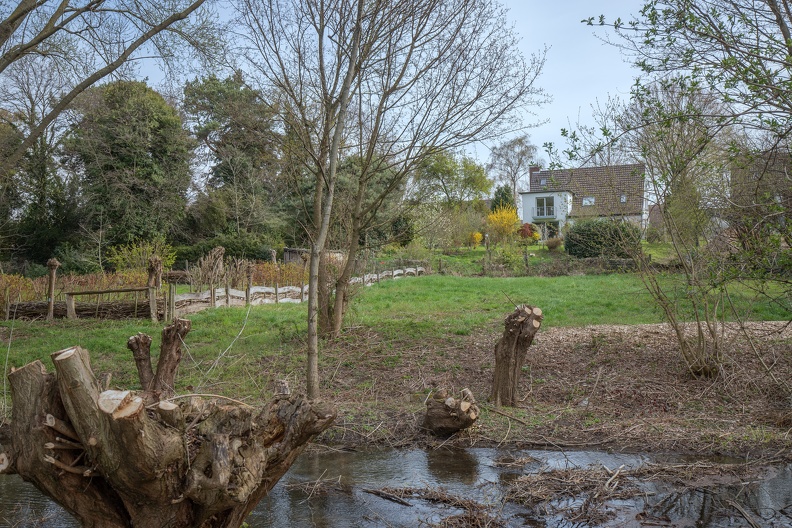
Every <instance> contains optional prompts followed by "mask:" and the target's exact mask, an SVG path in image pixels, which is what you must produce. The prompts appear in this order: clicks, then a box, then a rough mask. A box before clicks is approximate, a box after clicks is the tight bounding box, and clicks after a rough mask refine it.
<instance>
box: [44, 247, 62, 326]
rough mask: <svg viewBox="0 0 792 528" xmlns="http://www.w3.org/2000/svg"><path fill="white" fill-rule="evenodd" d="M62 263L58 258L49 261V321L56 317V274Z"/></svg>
mask: <svg viewBox="0 0 792 528" xmlns="http://www.w3.org/2000/svg"><path fill="white" fill-rule="evenodd" d="M60 265H61V263H60V262H58V259H55V258H51V259H49V260H48V261H47V267H48V268H49V284H48V285H47V286H48V288H47V303H48V305H47V321H52V320H53V319H54V318H55V276H56V274H57V272H58V268H59V267H60Z"/></svg>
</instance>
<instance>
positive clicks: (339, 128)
mask: <svg viewBox="0 0 792 528" xmlns="http://www.w3.org/2000/svg"><path fill="white" fill-rule="evenodd" d="M380 4H381V2H373V3H367V2H362V1H360V2H358V1H354V0H329V1H323V0H242V2H241V3H240V4H239V7H240V21H241V23H242V25H243V27H245V28H246V29H247V30H248V32H247V35H246V40H245V44H246V46H247V52H246V54H245V58H246V59H247V61H248V63H249V65H250V66H251V69H252V70H253V71H254V72H255V73H257V74H258V75H259V77H260V82H261V83H262V84H263V85H264V88H265V91H266V92H268V93H271V94H272V98H273V100H274V101H276V103H277V107H279V108H280V109H281V114H280V115H281V118H282V120H283V128H284V132H285V135H284V137H285V138H286V142H285V143H284V145H283V152H284V157H285V158H286V159H289V160H291V161H292V162H294V163H296V164H300V165H301V166H300V167H298V168H294V169H293V171H294V172H295V173H298V174H302V173H303V172H305V173H307V174H308V175H309V176H310V178H312V180H313V183H314V186H313V198H312V200H311V203H310V214H311V217H310V218H311V220H310V221H311V225H309V226H306V228H307V231H308V235H309V237H310V240H311V260H310V268H309V269H310V271H309V281H308V353H307V362H308V365H307V369H306V370H307V375H306V377H307V380H306V381H307V392H308V397H309V398H317V397H318V396H319V362H318V361H319V352H318V351H319V332H318V313H319V311H318V302H319V301H318V299H319V298H318V292H319V259H320V255H321V253H322V251H323V250H324V247H325V242H326V240H327V236H328V232H329V230H330V219H331V213H332V207H333V196H334V192H335V184H336V179H337V174H338V161H339V152H340V151H341V148H342V144H343V140H344V133H345V127H346V124H347V112H348V109H349V102H350V98H351V93H352V90H353V83H354V81H355V78H356V77H357V76H358V75H359V73H360V70H361V63H362V61H363V59H362V58H361V57H365V56H367V54H369V53H370V52H371V50H372V49H373V48H374V47H375V44H376V43H377V40H378V38H379V36H380V31H381V27H380V24H381V23H382V21H381V20H380V19H379V17H378V15H379V13H378V12H377V9H378V7H379V5H380Z"/></svg>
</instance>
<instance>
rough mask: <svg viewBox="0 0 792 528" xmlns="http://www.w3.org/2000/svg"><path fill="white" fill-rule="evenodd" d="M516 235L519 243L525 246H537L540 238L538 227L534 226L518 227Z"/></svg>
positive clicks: (524, 225) (526, 224)
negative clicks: (518, 236) (517, 234)
mask: <svg viewBox="0 0 792 528" xmlns="http://www.w3.org/2000/svg"><path fill="white" fill-rule="evenodd" d="M518 233H519V235H520V240H521V242H522V243H523V244H524V245H526V246H534V245H536V244H538V243H539V239H540V238H542V233H541V231H540V230H539V226H537V225H536V224H530V223H525V224H523V225H522V226H521V227H520V230H519V231H518Z"/></svg>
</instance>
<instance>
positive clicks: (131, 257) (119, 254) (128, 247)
mask: <svg viewBox="0 0 792 528" xmlns="http://www.w3.org/2000/svg"><path fill="white" fill-rule="evenodd" d="M153 256H157V257H159V258H160V259H161V260H162V267H163V269H166V270H168V269H170V268H171V266H173V262H174V261H175V260H176V251H175V250H174V249H173V247H171V245H170V244H168V243H167V242H166V241H165V237H162V236H160V237H155V238H154V239H152V240H138V241H136V242H132V243H130V244H124V245H120V246H114V247H111V248H110V251H109V252H108V254H107V261H108V262H109V263H110V264H111V265H112V266H113V268H114V269H115V270H116V271H122V270H145V269H147V268H148V262H149V258H151V257H153Z"/></svg>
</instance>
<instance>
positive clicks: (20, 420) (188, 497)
mask: <svg viewBox="0 0 792 528" xmlns="http://www.w3.org/2000/svg"><path fill="white" fill-rule="evenodd" d="M189 327H190V325H189V321H184V320H177V321H176V322H175V323H174V325H172V326H170V327H167V328H166V329H165V330H164V331H163V349H162V350H161V352H160V361H159V365H158V368H157V372H156V373H155V374H154V375H153V377H149V376H151V373H150V372H151V362H150V358H148V359H147V356H148V345H149V344H150V338H148V340H147V339H144V338H142V337H141V335H140V334H139V335H138V336H134V337H133V338H130V343H133V341H134V343H133V345H132V346H130V348H131V349H132V350H133V351H134V352H135V356H136V357H135V360H136V363H137V365H138V370H139V372H140V373H141V378H143V379H141V385H142V386H143V387H144V388H145V387H150V389H149V390H148V391H143V392H139V393H136V392H132V391H118V390H105V391H102V389H101V387H100V386H99V384H98V382H97V381H96V378H95V377H94V375H93V372H92V371H91V367H90V362H89V358H88V352H87V351H85V350H83V349H82V348H80V347H73V348H69V349H66V350H61V351H59V352H55V353H54V354H52V359H53V363H54V364H55V370H56V372H57V376H56V375H54V374H49V373H47V372H46V369H45V367H44V365H43V364H42V363H41V362H40V361H34V362H33V363H29V364H28V365H25V366H24V367H22V368H20V369H16V370H14V371H13V372H11V374H10V375H9V381H10V386H11V397H12V400H13V410H12V421H11V425H10V427H8V428H2V429H0V442H2V443H1V444H0V473H18V474H19V475H21V476H22V478H24V479H25V480H27V481H30V482H32V483H33V484H34V485H35V486H36V487H37V488H38V489H40V490H41V491H42V492H43V493H45V494H46V495H48V496H50V497H51V498H52V499H54V500H55V501H56V502H58V503H59V504H61V505H62V506H63V507H64V508H65V509H66V510H67V511H69V512H70V513H71V514H72V515H74V516H75V517H77V518H78V519H79V520H80V522H81V523H82V526H85V527H96V528H117V527H119V528H120V527H123V528H129V527H135V528H161V527H162V526H168V527H171V528H180V527H183V528H188V527H189V528H221V527H222V528H226V527H228V528H230V527H238V526H240V525H241V524H242V523H243V521H244V520H245V518H246V517H247V515H248V514H249V513H250V512H251V511H252V510H253V508H254V507H255V506H256V504H257V503H258V502H259V501H260V500H261V499H262V498H263V497H264V496H265V495H266V494H267V493H268V492H269V490H270V489H271V488H272V487H273V486H274V485H275V483H276V482H277V481H278V480H279V479H280V477H281V476H283V474H284V473H285V472H286V471H287V470H288V468H289V467H290V466H291V464H292V463H293V461H294V460H295V458H296V457H297V456H298V455H299V453H300V452H302V450H303V448H304V447H305V444H306V443H307V442H308V441H309V440H310V439H311V438H312V437H313V436H315V435H316V434H318V433H320V432H321V431H323V430H324V429H326V428H327V427H328V426H329V425H330V424H331V423H332V421H333V419H334V418H335V411H334V410H333V409H332V408H330V407H327V406H323V405H321V404H313V405H312V404H310V403H308V401H307V400H305V399H303V398H301V397H293V396H290V395H288V394H281V395H279V396H276V397H275V399H274V400H273V401H271V402H270V403H268V404H266V405H265V406H264V407H263V408H261V409H256V408H253V407H251V406H247V405H245V404H240V403H227V402H225V401H222V400H219V399H211V400H209V401H206V400H203V399H201V398H199V397H197V396H192V397H190V398H189V399H187V398H185V399H178V398H172V401H167V400H159V397H160V395H162V394H171V393H172V392H171V391H172V386H173V376H175V372H176V368H175V366H177V365H178V361H179V359H180V357H181V352H180V350H179V347H178V345H174V343H175V342H181V339H182V338H183V337H184V335H185V334H186V332H187V331H189ZM146 337H147V336H146ZM163 358H165V359H163ZM144 379H146V380H147V382H145V383H144ZM281 392H284V391H281ZM152 400H153V403H151V404H149V403H148V402H149V401H152Z"/></svg>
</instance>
